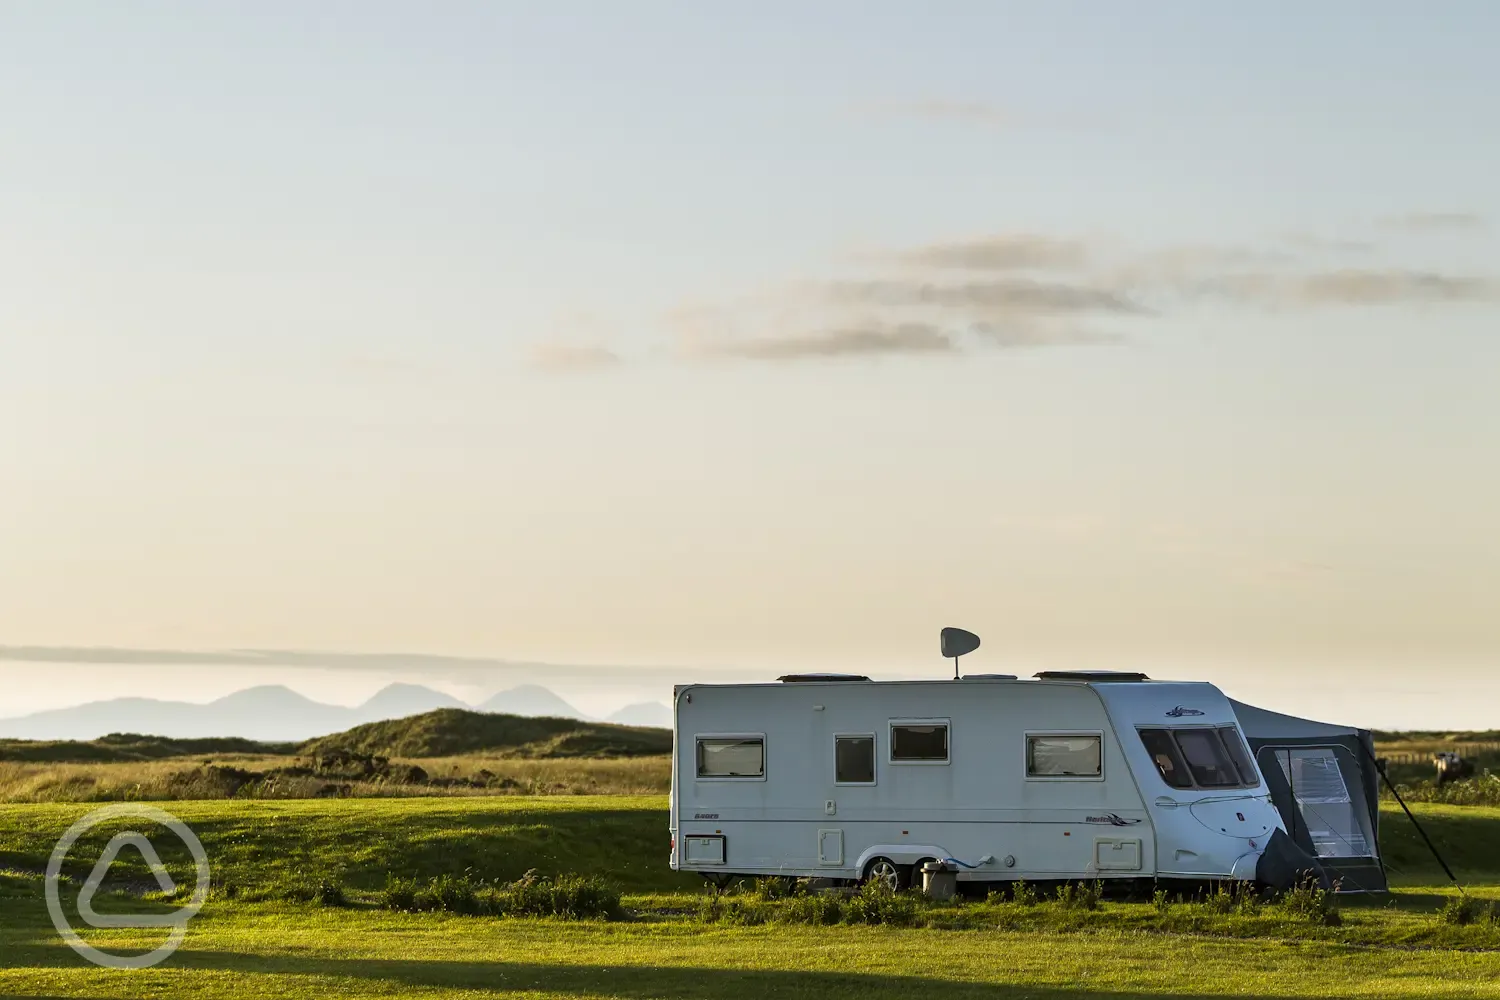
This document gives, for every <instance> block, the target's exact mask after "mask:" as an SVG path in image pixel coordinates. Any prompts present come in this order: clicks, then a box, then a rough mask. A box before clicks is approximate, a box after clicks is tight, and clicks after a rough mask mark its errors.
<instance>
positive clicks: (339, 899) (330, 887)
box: [316, 878, 349, 906]
mask: <svg viewBox="0 0 1500 1000" xmlns="http://www.w3.org/2000/svg"><path fill="white" fill-rule="evenodd" d="M316 892H317V896H316V898H317V900H318V902H319V903H321V904H322V905H323V906H348V905H349V899H348V897H346V896H345V895H344V887H343V885H342V884H341V883H339V882H338V881H336V880H334V879H330V878H324V879H319V880H318V886H317V890H316Z"/></svg>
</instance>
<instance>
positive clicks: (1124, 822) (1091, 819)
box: [1083, 813, 1140, 826]
mask: <svg viewBox="0 0 1500 1000" xmlns="http://www.w3.org/2000/svg"><path fill="white" fill-rule="evenodd" d="M1083 821H1084V822H1085V823H1108V824H1109V825H1110V826H1135V825H1136V824H1137V823H1139V822H1140V820H1139V819H1126V818H1125V817H1124V816H1120V815H1117V814H1115V813H1108V814H1106V815H1104V816H1085V817H1084V818H1083Z"/></svg>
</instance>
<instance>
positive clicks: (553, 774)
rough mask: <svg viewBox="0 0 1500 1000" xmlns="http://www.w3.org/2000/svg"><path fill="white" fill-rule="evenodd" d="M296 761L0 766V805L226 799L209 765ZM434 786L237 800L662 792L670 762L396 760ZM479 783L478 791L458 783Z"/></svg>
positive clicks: (289, 780)
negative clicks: (414, 768) (416, 769)
mask: <svg viewBox="0 0 1500 1000" xmlns="http://www.w3.org/2000/svg"><path fill="white" fill-rule="evenodd" d="M294 760H295V759H294V758H287V757H255V756H237V755H226V756H223V757H213V758H202V757H176V758H167V759H164V760H153V761H130V762H110V763H88V764H31V763H13V762H0V802H121V801H174V800H184V799H218V798H226V797H228V796H226V794H225V792H224V789H223V787H222V786H221V785H220V784H219V783H217V782H215V781H214V780H213V779H212V773H211V771H209V770H208V769H207V767H206V766H207V765H210V764H211V765H213V766H216V767H233V768H239V769H241V770H245V771H255V772H270V771H272V770H274V769H276V768H280V767H286V766H287V765H288V764H289V763H292V762H293V761H294ZM398 763H404V764H412V765H415V766H417V767H420V768H422V769H423V770H424V771H426V772H427V774H428V775H429V777H430V778H432V779H434V781H433V783H428V784H390V783H381V782H374V781H330V780H328V779H326V778H320V777H286V776H276V777H270V778H267V780H265V781H263V782H257V783H255V784H254V785H250V786H247V787H245V788H243V789H241V790H240V791H239V792H238V793H237V794H236V796H235V797H237V798H279V799H280V798H285V799H300V798H318V797H324V796H329V795H343V796H350V797H356V798H371V797H400V796H431V795H444V796H472V795H665V794H666V793H667V791H668V790H669V788H670V785H671V773H672V762H671V758H669V757H633V758H619V759H615V758H604V759H597V760H591V759H579V758H571V759H555V760H545V759H543V760H518V759H515V758H502V757H486V756H474V757H434V758H422V759H408V760H401V761H398ZM474 781H480V782H483V785H484V787H476V786H475V785H472V784H462V783H458V782H474Z"/></svg>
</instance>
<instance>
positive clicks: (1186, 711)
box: [1167, 705, 1203, 719]
mask: <svg viewBox="0 0 1500 1000" xmlns="http://www.w3.org/2000/svg"><path fill="white" fill-rule="evenodd" d="M1202 714H1203V713H1202V712H1201V711H1199V710H1198V709H1196V708H1183V707H1182V706H1181V705H1178V706H1177V707H1176V708H1174V709H1171V710H1170V711H1168V712H1167V718H1169V719H1180V718H1182V717H1183V716H1184V715H1202Z"/></svg>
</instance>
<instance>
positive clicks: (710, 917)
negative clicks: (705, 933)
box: [698, 895, 772, 926]
mask: <svg viewBox="0 0 1500 1000" xmlns="http://www.w3.org/2000/svg"><path fill="white" fill-rule="evenodd" d="M771 914H772V907H771V906H769V905H767V904H766V903H765V902H764V901H762V900H758V899H755V898H752V897H747V896H719V895H714V896H709V897H708V898H707V899H705V900H703V902H702V903H701V904H700V905H699V907H698V919H700V920H702V921H703V922H704V923H707V924H721V923H722V924H738V925H742V926H755V925H758V924H763V923H765V922H766V921H768V920H770V919H771Z"/></svg>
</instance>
